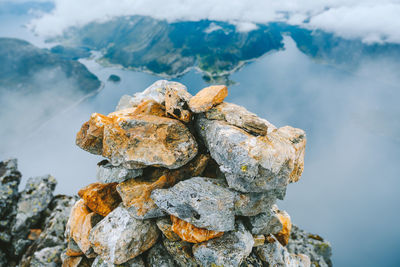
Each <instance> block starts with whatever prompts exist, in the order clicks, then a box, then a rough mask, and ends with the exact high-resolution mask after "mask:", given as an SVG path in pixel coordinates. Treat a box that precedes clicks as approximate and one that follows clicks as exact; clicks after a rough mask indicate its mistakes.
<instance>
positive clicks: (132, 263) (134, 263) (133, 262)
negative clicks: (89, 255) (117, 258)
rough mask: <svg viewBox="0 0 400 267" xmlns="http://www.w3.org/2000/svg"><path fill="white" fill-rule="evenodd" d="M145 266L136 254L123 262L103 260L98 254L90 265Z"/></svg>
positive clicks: (98, 266)
mask: <svg viewBox="0 0 400 267" xmlns="http://www.w3.org/2000/svg"><path fill="white" fill-rule="evenodd" d="M114 266H115V267H145V266H146V265H145V264H144V261H143V259H142V257H141V256H137V257H135V258H133V259H131V260H129V261H127V262H125V263H123V264H118V265H116V264H112V263H108V262H106V261H104V260H103V259H102V258H101V257H100V256H97V257H96V259H94V261H93V264H92V266H91V267H114Z"/></svg>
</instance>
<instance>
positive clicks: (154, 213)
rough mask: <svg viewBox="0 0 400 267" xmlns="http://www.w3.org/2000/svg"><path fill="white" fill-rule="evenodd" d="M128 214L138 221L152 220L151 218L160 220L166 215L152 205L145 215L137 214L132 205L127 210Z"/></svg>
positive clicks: (137, 210)
mask: <svg viewBox="0 0 400 267" xmlns="http://www.w3.org/2000/svg"><path fill="white" fill-rule="evenodd" d="M127 210H128V211H129V213H130V214H131V216H132V217H134V218H136V219H139V220H146V219H152V218H160V217H164V216H166V215H167V214H166V213H165V212H164V211H162V210H161V209H160V208H159V207H157V206H156V205H154V206H153V207H150V208H149V209H148V210H147V211H146V213H144V214H142V213H140V212H139V209H138V208H137V207H136V206H135V204H133V205H132V206H130V207H129V208H127Z"/></svg>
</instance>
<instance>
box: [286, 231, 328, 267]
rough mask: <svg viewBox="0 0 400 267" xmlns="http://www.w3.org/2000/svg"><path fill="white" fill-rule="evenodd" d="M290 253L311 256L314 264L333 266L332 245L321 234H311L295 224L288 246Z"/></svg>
mask: <svg viewBox="0 0 400 267" xmlns="http://www.w3.org/2000/svg"><path fill="white" fill-rule="evenodd" d="M286 248H287V250H288V251H289V252H290V253H295V254H305V255H307V256H309V258H310V260H311V264H312V266H321V267H328V266H330V267H331V266H332V262H331V259H330V258H331V256H332V247H331V245H330V243H329V242H328V241H326V240H324V239H323V238H322V237H320V236H319V235H315V234H310V233H307V232H306V231H304V230H302V229H300V228H299V227H297V226H296V225H293V227H292V231H291V234H290V239H289V243H288V244H287V246H286Z"/></svg>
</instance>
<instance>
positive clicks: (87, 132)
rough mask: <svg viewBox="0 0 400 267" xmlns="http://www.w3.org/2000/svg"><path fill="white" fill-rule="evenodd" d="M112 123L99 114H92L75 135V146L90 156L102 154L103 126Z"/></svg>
mask: <svg viewBox="0 0 400 267" xmlns="http://www.w3.org/2000/svg"><path fill="white" fill-rule="evenodd" d="M110 123H112V119H110V118H109V117H107V116H104V115H101V114H99V113H93V114H92V115H91V116H90V119H89V121H87V122H85V123H84V124H83V125H82V127H81V129H80V130H79V132H78V133H77V134H76V145H77V146H79V147H80V148H82V149H83V150H86V151H88V152H90V153H92V154H96V155H101V154H102V152H103V133H104V126H105V125H108V124H110Z"/></svg>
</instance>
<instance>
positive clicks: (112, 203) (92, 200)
mask: <svg viewBox="0 0 400 267" xmlns="http://www.w3.org/2000/svg"><path fill="white" fill-rule="evenodd" d="M116 187H117V183H109V184H102V183H93V184H90V185H88V186H86V187H84V188H82V189H81V190H79V192H78V195H79V196H80V197H81V198H82V199H83V201H84V202H85V205H86V206H88V207H89V209H91V210H92V211H94V212H96V213H97V214H100V215H101V216H107V215H108V214H109V213H110V212H111V211H113V210H114V209H115V208H116V207H117V206H118V205H119V203H121V197H120V196H119V194H118V192H117V189H116Z"/></svg>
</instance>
